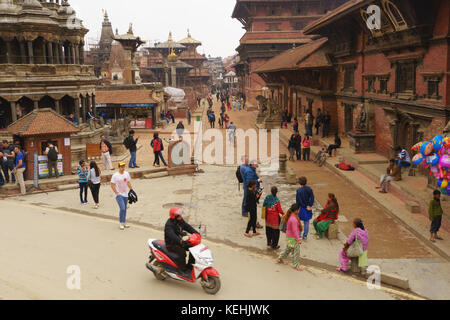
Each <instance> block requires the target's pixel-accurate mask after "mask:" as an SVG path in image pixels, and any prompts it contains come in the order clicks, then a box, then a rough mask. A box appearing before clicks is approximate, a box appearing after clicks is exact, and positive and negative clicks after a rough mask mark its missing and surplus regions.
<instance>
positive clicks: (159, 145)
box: [153, 139, 163, 152]
mask: <svg viewBox="0 0 450 320" xmlns="http://www.w3.org/2000/svg"><path fill="white" fill-rule="evenodd" d="M162 150H163V149H162V142H161V140H160V139H154V140H153V152H157V151H162Z"/></svg>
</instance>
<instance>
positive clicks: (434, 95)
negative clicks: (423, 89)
mask: <svg viewBox="0 0 450 320" xmlns="http://www.w3.org/2000/svg"><path fill="white" fill-rule="evenodd" d="M425 81H426V83H427V95H426V96H427V98H430V99H436V100H439V99H441V98H442V97H441V96H439V83H440V82H441V78H440V77H425Z"/></svg>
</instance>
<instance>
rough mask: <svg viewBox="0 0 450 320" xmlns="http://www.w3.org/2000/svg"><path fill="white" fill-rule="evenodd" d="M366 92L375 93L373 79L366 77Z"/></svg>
mask: <svg viewBox="0 0 450 320" xmlns="http://www.w3.org/2000/svg"><path fill="white" fill-rule="evenodd" d="M366 79H367V92H373V93H374V92H376V90H375V77H367V78H366Z"/></svg>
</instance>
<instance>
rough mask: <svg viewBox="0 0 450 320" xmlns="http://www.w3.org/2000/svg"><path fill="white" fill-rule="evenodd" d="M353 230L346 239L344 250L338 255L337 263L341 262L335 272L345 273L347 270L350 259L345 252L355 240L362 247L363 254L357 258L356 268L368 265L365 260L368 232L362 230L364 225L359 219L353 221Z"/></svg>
mask: <svg viewBox="0 0 450 320" xmlns="http://www.w3.org/2000/svg"><path fill="white" fill-rule="evenodd" d="M353 228H354V230H353V231H352V233H351V234H350V236H349V237H348V240H347V242H346V243H345V245H344V248H343V249H342V250H341V252H340V253H339V261H340V262H341V266H340V267H339V268H337V269H336V270H337V271H342V272H346V271H347V270H348V263H349V262H350V261H351V258H349V257H348V256H347V250H348V248H349V247H350V245H351V244H352V243H353V242H354V241H355V240H356V239H357V240H360V241H361V243H362V247H363V254H362V255H361V256H359V257H358V267H360V268H364V267H367V266H368V265H369V263H368V258H367V257H368V255H367V253H368V251H367V249H368V248H369V232H368V231H367V230H366V229H365V228H364V224H363V222H362V220H361V219H359V218H356V219H355V220H353Z"/></svg>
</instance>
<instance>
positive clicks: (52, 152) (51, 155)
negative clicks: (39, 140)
mask: <svg viewBox="0 0 450 320" xmlns="http://www.w3.org/2000/svg"><path fill="white" fill-rule="evenodd" d="M47 157H48V160H50V161H57V160H58V152H56V149H55V147H51V148H50V150H49V151H48V155H47Z"/></svg>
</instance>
